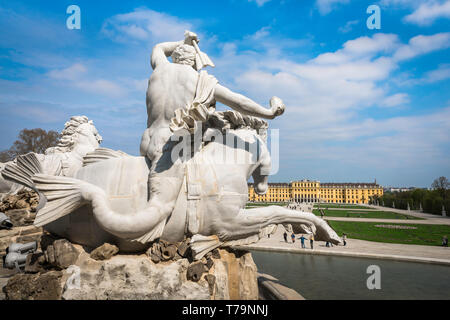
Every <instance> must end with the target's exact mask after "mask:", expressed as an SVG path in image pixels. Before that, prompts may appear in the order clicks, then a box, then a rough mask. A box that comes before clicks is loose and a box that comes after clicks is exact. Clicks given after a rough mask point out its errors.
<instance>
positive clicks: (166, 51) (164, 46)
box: [151, 40, 184, 70]
mask: <svg viewBox="0 0 450 320" xmlns="http://www.w3.org/2000/svg"><path fill="white" fill-rule="evenodd" d="M183 43H184V40H182V41H176V42H162V43H158V44H157V45H156V46H154V47H153V50H152V57H151V64H152V68H153V70H154V69H155V68H156V66H157V65H159V64H162V63H170V62H169V60H167V57H169V56H170V55H171V54H172V52H173V51H174V50H175V49H176V48H177V47H178V46H179V45H181V44H183Z"/></svg>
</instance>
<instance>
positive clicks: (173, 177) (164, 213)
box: [147, 142, 185, 225]
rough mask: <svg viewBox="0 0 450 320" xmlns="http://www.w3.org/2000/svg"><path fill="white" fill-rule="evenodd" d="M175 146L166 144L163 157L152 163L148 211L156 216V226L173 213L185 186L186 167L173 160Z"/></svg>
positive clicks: (149, 178) (149, 179)
mask: <svg viewBox="0 0 450 320" xmlns="http://www.w3.org/2000/svg"><path fill="white" fill-rule="evenodd" d="M173 146H174V144H173V143H172V142H169V143H168V144H166V146H165V148H164V149H163V150H164V151H163V153H162V154H161V156H160V157H157V158H155V159H153V160H152V161H151V170H150V173H149V177H148V187H149V201H148V206H147V208H148V209H147V211H149V214H151V215H153V216H154V219H155V225H156V224H158V223H159V222H160V221H162V220H164V219H166V218H167V217H168V216H169V215H170V214H171V213H172V211H173V209H174V207H175V203H176V200H177V197H178V194H179V192H180V188H181V186H182V184H183V178H184V170H185V165H184V164H183V163H182V162H181V161H180V160H178V159H172V154H171V153H172V148H173Z"/></svg>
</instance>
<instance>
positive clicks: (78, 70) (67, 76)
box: [47, 63, 87, 80]
mask: <svg viewBox="0 0 450 320" xmlns="http://www.w3.org/2000/svg"><path fill="white" fill-rule="evenodd" d="M86 71H87V69H86V67H85V66H84V65H83V64H81V63H76V64H74V65H72V66H70V67H68V68H65V69H55V70H51V71H50V72H48V74H47V75H48V76H49V77H50V78H54V79H59V80H76V79H79V78H80V76H82V75H83V74H84V73H85V72H86Z"/></svg>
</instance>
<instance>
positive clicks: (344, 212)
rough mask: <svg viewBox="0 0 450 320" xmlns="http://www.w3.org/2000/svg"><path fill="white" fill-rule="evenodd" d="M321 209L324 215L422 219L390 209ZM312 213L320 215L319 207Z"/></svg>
mask: <svg viewBox="0 0 450 320" xmlns="http://www.w3.org/2000/svg"><path fill="white" fill-rule="evenodd" d="M323 211H324V213H325V216H326V217H344V218H371V219H372V218H373V219H411V220H423V219H421V218H416V217H412V216H408V215H404V214H401V213H396V212H392V211H378V210H368V211H352V210H332V209H329V210H325V209H324V210H323ZM313 213H314V214H315V215H316V216H320V211H319V209H314V210H313Z"/></svg>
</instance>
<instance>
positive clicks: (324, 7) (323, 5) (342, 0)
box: [316, 0, 350, 15]
mask: <svg viewBox="0 0 450 320" xmlns="http://www.w3.org/2000/svg"><path fill="white" fill-rule="evenodd" d="M349 2H350V0H316V5H317V7H318V9H319V12H320V14H321V15H326V14H328V13H330V12H331V11H332V10H333V9H335V8H336V7H337V6H338V5H339V4H347V3H349Z"/></svg>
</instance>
